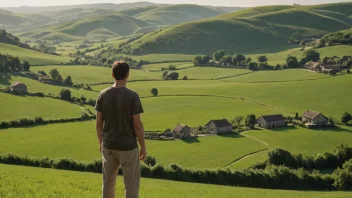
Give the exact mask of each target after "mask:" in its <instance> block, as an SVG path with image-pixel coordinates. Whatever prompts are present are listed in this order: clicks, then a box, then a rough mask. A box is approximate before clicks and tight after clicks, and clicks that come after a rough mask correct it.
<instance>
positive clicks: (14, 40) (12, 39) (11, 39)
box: [0, 29, 24, 46]
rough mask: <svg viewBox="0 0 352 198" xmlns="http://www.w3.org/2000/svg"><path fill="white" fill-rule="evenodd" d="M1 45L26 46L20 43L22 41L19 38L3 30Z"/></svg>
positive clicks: (1, 31) (0, 38) (1, 30)
mask: <svg viewBox="0 0 352 198" xmlns="http://www.w3.org/2000/svg"><path fill="white" fill-rule="evenodd" d="M0 43H6V44H11V45H17V46H22V45H24V44H22V43H21V42H20V39H19V38H18V37H16V36H14V35H12V34H10V33H8V32H7V31H6V30H3V29H0Z"/></svg>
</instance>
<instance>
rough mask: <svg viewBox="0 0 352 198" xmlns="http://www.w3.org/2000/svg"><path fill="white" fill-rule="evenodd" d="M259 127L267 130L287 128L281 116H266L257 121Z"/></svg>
mask: <svg viewBox="0 0 352 198" xmlns="http://www.w3.org/2000/svg"><path fill="white" fill-rule="evenodd" d="M257 125H258V126H259V127H262V128H266V129H273V128H280V127H284V126H286V122H285V118H284V116H282V115H281V114H278V115H264V116H260V117H259V118H258V119H257Z"/></svg>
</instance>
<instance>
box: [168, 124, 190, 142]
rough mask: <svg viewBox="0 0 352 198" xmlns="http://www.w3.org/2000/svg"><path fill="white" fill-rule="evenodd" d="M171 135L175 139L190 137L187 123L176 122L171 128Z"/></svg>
mask: <svg viewBox="0 0 352 198" xmlns="http://www.w3.org/2000/svg"><path fill="white" fill-rule="evenodd" d="M172 136H173V137H174V138H175V139H184V138H190V137H191V128H189V127H188V126H187V125H183V124H178V125H177V126H176V127H175V128H174V130H172Z"/></svg>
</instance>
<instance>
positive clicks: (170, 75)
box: [166, 72, 179, 80]
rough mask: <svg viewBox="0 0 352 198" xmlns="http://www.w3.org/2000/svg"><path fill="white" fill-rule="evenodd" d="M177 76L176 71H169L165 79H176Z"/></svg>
mask: <svg viewBox="0 0 352 198" xmlns="http://www.w3.org/2000/svg"><path fill="white" fill-rule="evenodd" d="M178 77H179V74H178V72H171V73H169V74H167V77H166V79H170V80H177V79H178Z"/></svg>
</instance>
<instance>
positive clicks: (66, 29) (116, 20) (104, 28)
mask: <svg viewBox="0 0 352 198" xmlns="http://www.w3.org/2000/svg"><path fill="white" fill-rule="evenodd" d="M116 24H119V25H118V26H117V25H116ZM149 26H151V25H150V24H149V23H147V22H145V21H141V20H139V19H136V18H134V17H131V16H126V15H123V14H120V13H114V14H107V15H101V16H93V17H88V18H84V19H81V20H78V21H73V22H67V23H64V24H59V25H55V26H50V27H47V28H43V29H40V30H35V31H31V32H26V33H23V34H20V35H19V36H23V37H29V38H37V39H46V40H60V41H72V40H82V39H99V38H112V37H118V36H127V35H131V34H133V33H134V32H135V31H137V30H139V29H142V28H146V27H149Z"/></svg>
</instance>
